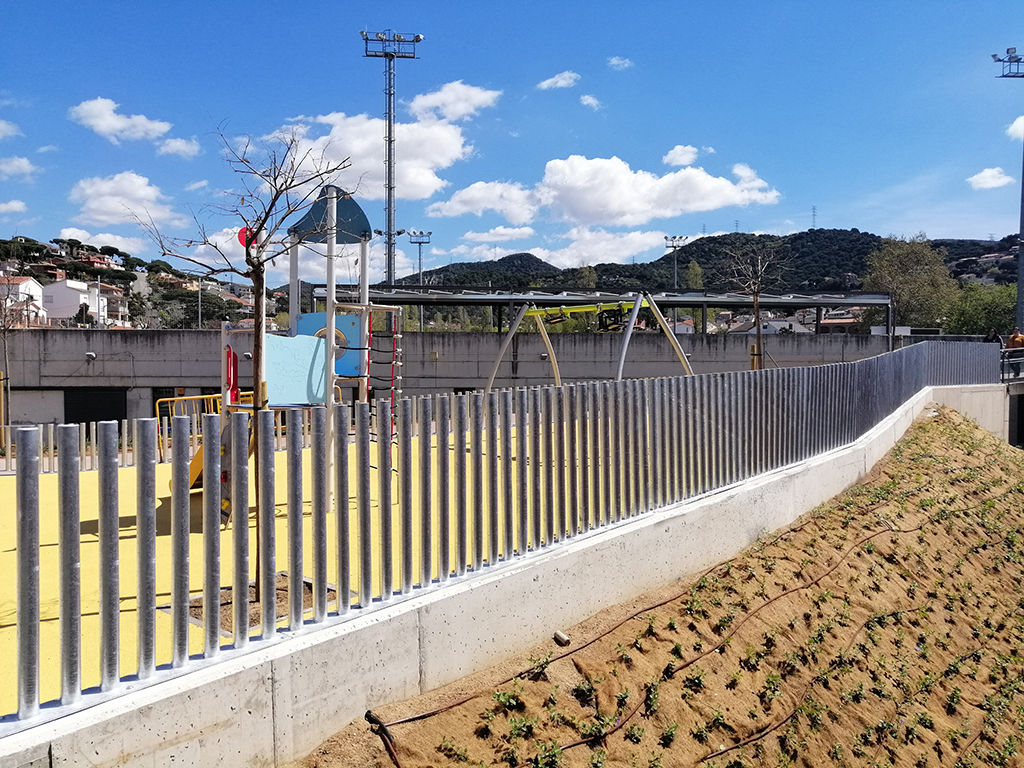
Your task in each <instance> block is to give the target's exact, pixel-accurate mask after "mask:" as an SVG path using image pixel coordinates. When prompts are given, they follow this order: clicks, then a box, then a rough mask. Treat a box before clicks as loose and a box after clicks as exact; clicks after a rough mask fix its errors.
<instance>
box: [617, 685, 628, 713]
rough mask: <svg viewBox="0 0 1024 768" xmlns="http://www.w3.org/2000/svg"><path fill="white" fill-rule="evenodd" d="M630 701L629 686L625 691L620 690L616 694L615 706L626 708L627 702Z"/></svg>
mask: <svg viewBox="0 0 1024 768" xmlns="http://www.w3.org/2000/svg"><path fill="white" fill-rule="evenodd" d="M628 703H629V688H627V689H626V690H624V691H620V692H619V693H617V694H616V695H615V706H616V707H618V708H619V709H625V708H626V704H628Z"/></svg>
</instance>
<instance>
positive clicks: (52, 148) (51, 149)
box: [36, 144, 57, 154]
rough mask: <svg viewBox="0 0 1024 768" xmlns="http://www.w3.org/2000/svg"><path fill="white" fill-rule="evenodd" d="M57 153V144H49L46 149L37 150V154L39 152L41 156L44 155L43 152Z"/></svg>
mask: <svg viewBox="0 0 1024 768" xmlns="http://www.w3.org/2000/svg"><path fill="white" fill-rule="evenodd" d="M56 151H57V145H56V144H47V145H46V146H45V147H40V148H39V149H37V150H36V152H39V153H40V154H42V153H43V152H56Z"/></svg>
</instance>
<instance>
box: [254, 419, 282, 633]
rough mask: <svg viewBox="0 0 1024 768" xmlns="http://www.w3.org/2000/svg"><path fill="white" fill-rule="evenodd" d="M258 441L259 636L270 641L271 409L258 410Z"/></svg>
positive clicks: (273, 628)
mask: <svg viewBox="0 0 1024 768" xmlns="http://www.w3.org/2000/svg"><path fill="white" fill-rule="evenodd" d="M256 418H257V419H259V425H258V426H259V430H258V431H259V442H258V443H257V445H256V463H257V466H258V467H259V509H258V510H257V515H258V516H259V557H260V572H259V573H257V574H256V578H257V579H259V584H260V614H261V615H262V618H263V622H262V624H263V626H262V631H261V637H262V638H263V639H264V640H270V639H271V638H273V637H274V635H276V634H277V531H276V529H275V525H274V507H275V500H274V489H275V487H276V482H275V477H274V472H275V467H274V449H275V447H276V443H277V435H276V434H274V411H270V410H266V409H264V410H261V411H258V412H257V413H256Z"/></svg>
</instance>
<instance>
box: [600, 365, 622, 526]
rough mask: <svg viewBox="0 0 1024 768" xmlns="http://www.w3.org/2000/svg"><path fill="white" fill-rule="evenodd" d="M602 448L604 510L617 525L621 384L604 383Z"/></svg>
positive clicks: (620, 482)
mask: <svg viewBox="0 0 1024 768" xmlns="http://www.w3.org/2000/svg"><path fill="white" fill-rule="evenodd" d="M603 386H604V404H605V424H604V446H605V452H606V456H607V459H606V463H605V481H604V483H605V491H606V494H607V495H606V499H605V509H606V511H607V513H608V519H607V522H609V523H613V522H614V523H617V522H618V521H619V520H621V519H622V502H623V498H624V493H623V487H622V472H623V467H622V458H623V457H622V399H621V397H620V390H621V387H622V384H621V382H615V383H612V382H608V381H606V382H605V383H604V385H603ZM609 500H610V503H609Z"/></svg>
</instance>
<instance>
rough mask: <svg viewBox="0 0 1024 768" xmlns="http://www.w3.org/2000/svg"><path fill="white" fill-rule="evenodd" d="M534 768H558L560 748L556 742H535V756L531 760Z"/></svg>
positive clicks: (560, 754) (560, 757)
mask: <svg viewBox="0 0 1024 768" xmlns="http://www.w3.org/2000/svg"><path fill="white" fill-rule="evenodd" d="M533 764H534V766H535V767H536V768H558V766H559V765H561V764H562V748H561V747H560V746H558V742H557V741H554V740H551V741H549V742H547V743H544V742H541V741H538V742H537V754H536V756H535V757H534V758H533Z"/></svg>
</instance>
